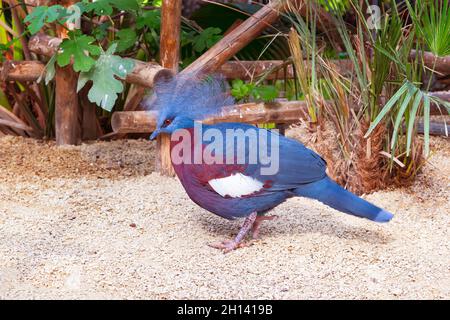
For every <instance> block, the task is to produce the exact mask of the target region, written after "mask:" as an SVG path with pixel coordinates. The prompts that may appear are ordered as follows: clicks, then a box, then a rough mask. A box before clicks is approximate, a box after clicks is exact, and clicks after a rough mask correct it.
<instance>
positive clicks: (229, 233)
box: [196, 212, 392, 244]
mask: <svg viewBox="0 0 450 320" xmlns="http://www.w3.org/2000/svg"><path fill="white" fill-rule="evenodd" d="M287 215H288V213H286V215H283V213H282V212H280V214H279V217H278V219H277V220H275V221H265V222H263V224H262V226H261V229H260V238H263V239H264V238H276V237H277V236H280V235H289V234H312V233H318V234H323V235H327V236H332V237H336V238H339V239H345V240H356V241H362V242H366V243H371V244H386V243H389V242H390V241H391V240H392V238H391V235H390V233H389V232H387V231H384V230H375V229H377V228H379V226H378V227H377V226H376V225H375V224H376V223H375V222H373V223H374V227H373V228H370V229H369V228H366V227H364V226H352V225H349V224H346V223H345V222H344V221H340V220H339V219H338V217H337V216H336V215H335V214H330V215H327V216H322V215H316V214H312V213H311V214H309V213H308V214H299V215H296V216H295V217H294V218H293V217H287ZM196 217H197V218H198V222H199V224H200V225H201V226H202V228H204V229H205V230H207V231H208V232H209V233H211V234H212V235H214V236H217V237H218V238H221V237H222V238H225V239H227V238H231V237H234V236H235V235H236V234H237V232H238V231H239V228H240V226H241V224H242V221H243V220H235V221H229V220H225V219H222V218H220V217H217V216H214V215H212V214H211V213H209V212H208V213H206V214H205V213H201V214H199V215H196ZM355 219H359V218H356V217H355Z"/></svg>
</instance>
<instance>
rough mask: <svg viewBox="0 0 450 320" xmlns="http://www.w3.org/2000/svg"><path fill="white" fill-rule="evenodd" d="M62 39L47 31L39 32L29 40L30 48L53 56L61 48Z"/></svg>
mask: <svg viewBox="0 0 450 320" xmlns="http://www.w3.org/2000/svg"><path fill="white" fill-rule="evenodd" d="M61 42H62V39H60V38H55V37H51V36H49V35H46V34H45V33H37V34H35V35H34V36H32V37H31V38H30V40H29V42H28V46H29V47H30V50H31V51H32V52H34V53H36V54H40V55H43V56H46V57H51V56H53V55H54V54H55V53H56V52H57V51H58V48H59V45H60V44H61Z"/></svg>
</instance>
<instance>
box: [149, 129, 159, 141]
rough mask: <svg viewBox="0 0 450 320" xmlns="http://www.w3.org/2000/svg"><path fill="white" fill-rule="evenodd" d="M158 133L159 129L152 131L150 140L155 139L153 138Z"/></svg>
mask: <svg viewBox="0 0 450 320" xmlns="http://www.w3.org/2000/svg"><path fill="white" fill-rule="evenodd" d="M159 133H160V130H159V129H156V130H155V131H153V133H152V135H151V136H150V140H155V138H156V137H157V136H158V134H159Z"/></svg>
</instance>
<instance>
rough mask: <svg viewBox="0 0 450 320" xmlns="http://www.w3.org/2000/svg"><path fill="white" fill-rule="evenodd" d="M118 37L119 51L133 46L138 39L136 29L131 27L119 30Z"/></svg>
mask: <svg viewBox="0 0 450 320" xmlns="http://www.w3.org/2000/svg"><path fill="white" fill-rule="evenodd" d="M116 36H117V38H119V40H118V41H116V43H117V52H123V51H125V50H127V49H129V48H131V47H133V46H134V45H135V43H136V41H137V35H136V31H134V30H133V29H131V28H127V29H122V30H119V31H118V32H117V33H116Z"/></svg>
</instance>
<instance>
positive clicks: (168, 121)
mask: <svg viewBox="0 0 450 320" xmlns="http://www.w3.org/2000/svg"><path fill="white" fill-rule="evenodd" d="M171 123H172V120H170V119H166V120H164V124H165V125H166V126H168V125H169V124H171Z"/></svg>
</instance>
